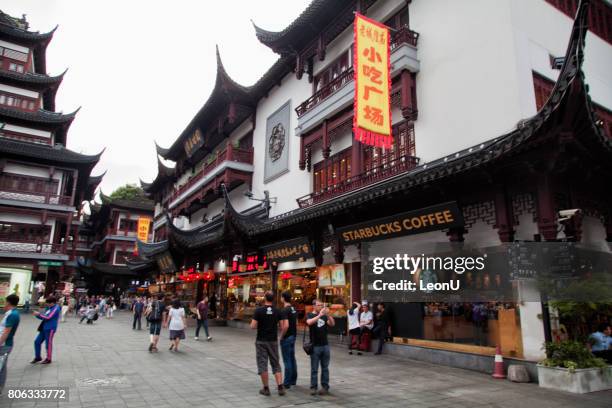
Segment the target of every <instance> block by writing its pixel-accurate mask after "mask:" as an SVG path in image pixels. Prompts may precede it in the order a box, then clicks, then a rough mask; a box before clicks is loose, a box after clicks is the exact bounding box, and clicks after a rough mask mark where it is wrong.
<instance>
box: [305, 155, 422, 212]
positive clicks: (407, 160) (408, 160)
mask: <svg viewBox="0 0 612 408" xmlns="http://www.w3.org/2000/svg"><path fill="white" fill-rule="evenodd" d="M418 164H419V158H418V157H414V156H408V155H406V156H400V157H394V158H393V159H392V160H384V164H382V165H380V166H377V167H373V168H371V169H369V170H366V171H364V172H363V173H361V174H357V175H355V176H352V177H349V178H347V179H346V180H342V181H339V182H338V183H336V184H333V185H330V186H327V187H326V188H324V189H322V190H321V191H319V192H314V193H310V194H307V195H305V196H303V197H300V198H298V199H297V203H298V205H299V207H300V208H306V207H310V206H311V205H315V204H318V203H321V202H323V201H327V200H329V199H332V198H334V197H337V196H339V195H341V194H344V193H348V192H350V191H353V190H357V189H359V188H362V187H365V186H367V185H370V184H373V183H376V182H378V181H381V180H384V179H387V178H389V177H393V176H395V175H398V174H400V173H404V172H406V171H408V170H411V169H413V168H415V167H416V166H418Z"/></svg>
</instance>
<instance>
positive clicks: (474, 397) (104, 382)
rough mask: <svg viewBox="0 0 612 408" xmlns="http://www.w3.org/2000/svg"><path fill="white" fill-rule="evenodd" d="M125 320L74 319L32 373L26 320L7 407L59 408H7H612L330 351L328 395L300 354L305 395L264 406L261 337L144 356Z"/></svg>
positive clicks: (190, 343) (596, 399) (598, 396)
mask: <svg viewBox="0 0 612 408" xmlns="http://www.w3.org/2000/svg"><path fill="white" fill-rule="evenodd" d="M128 319H129V316H128V314H127V313H118V314H117V316H116V317H115V319H114V320H111V321H109V320H106V319H102V320H101V321H98V322H96V324H95V325H93V326H87V325H85V324H82V325H79V324H77V321H76V320H75V319H74V318H70V319H69V320H68V321H67V322H66V323H64V324H62V325H61V327H60V329H59V331H58V333H57V336H56V340H55V355H54V360H55V361H54V363H53V364H52V365H48V366H41V365H30V364H28V362H29V361H30V360H31V359H32V353H33V352H32V341H33V339H34V337H35V334H36V327H37V321H36V320H35V319H33V318H32V317H28V316H23V319H22V325H21V327H20V328H19V332H18V334H17V337H16V347H15V349H14V350H13V353H12V354H11V356H10V360H9V371H8V382H7V388H6V389H5V395H4V396H3V397H0V407H14V408H18V407H33V406H36V407H47V406H49V407H57V406H58V403H56V402H55V403H41V402H38V403H36V404H35V403H33V402H23V401H19V402H18V401H16V400H13V401H9V400H8V399H7V397H6V390H7V389H8V388H10V387H11V386H58V385H61V386H67V387H69V389H70V401H69V402H67V403H62V404H59V406H61V407H87V408H102V407H106V408H111V407H112V408H114V407H149V406H151V407H160V408H161V407H175V408H176V407H178V408H181V407H231V408H242V407H245V408H246V407H255V406H256V407H291V406H295V407H304V408H310V407H373V408H384V407H413V408H426V407H437V408H442V407H453V408H458V407H520V408H528V407H537V408H547V407H554V408H561V407H589V408H598V407H610V406H612V392H600V393H593V394H589V395H582V396H577V395H572V394H566V393H561V392H554V391H548V390H544V389H541V388H539V387H538V386H537V385H535V384H514V383H510V382H508V381H506V380H493V379H492V378H490V377H489V376H488V375H484V374H480V373H476V372H471V371H468V370H460V369H454V368H448V367H443V366H435V365H431V364H427V363H422V362H417V361H412V360H404V359H399V358H396V357H390V356H373V355H366V356H356V355H353V356H349V355H348V353H347V352H346V350H345V349H344V348H339V347H333V348H332V362H331V370H330V371H331V392H332V395H330V396H326V397H318V396H317V397H312V396H310V395H309V394H308V383H309V381H308V380H309V374H310V373H309V363H308V361H307V360H306V358H305V357H306V355H305V354H304V353H303V352H302V351H301V348H299V349H298V350H297V356H298V365H299V377H298V386H297V387H294V388H293V389H291V390H290V391H289V392H288V395H287V396H285V397H279V396H278V395H275V394H273V396H271V397H263V396H260V395H258V394H257V391H258V389H259V388H260V383H259V378H258V377H257V375H256V369H255V352H254V346H253V343H254V334H253V333H251V332H249V331H247V330H239V329H232V328H225V327H224V328H215V327H213V328H211V331H212V333H211V334H212V336H213V337H214V341H213V342H210V343H208V342H205V341H199V342H196V341H194V340H193V329H192V328H191V329H189V331H188V334H189V338H188V340H186V341H185V342H184V344H183V348H182V350H181V352H180V353H171V352H169V351H167V346H168V340H167V337H166V336H167V331H166V330H164V332H163V333H162V340H161V346H162V347H161V351H160V352H159V353H157V354H149V353H148V352H147V345H148V334H147V333H146V332H145V331H144V330H143V331H141V332H138V331H132V329H131V326H130V324H129V323H128Z"/></svg>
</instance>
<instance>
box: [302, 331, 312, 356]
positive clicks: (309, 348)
mask: <svg viewBox="0 0 612 408" xmlns="http://www.w3.org/2000/svg"><path fill="white" fill-rule="evenodd" d="M306 330H308V331H310V326H308V324H306V328H305V329H304V336H303V337H302V348H303V349H304V352H305V353H306V354H308V355H311V354H312V350H313V348H314V346H313V344H312V339H311V338H310V333H309V334H308V341H306Z"/></svg>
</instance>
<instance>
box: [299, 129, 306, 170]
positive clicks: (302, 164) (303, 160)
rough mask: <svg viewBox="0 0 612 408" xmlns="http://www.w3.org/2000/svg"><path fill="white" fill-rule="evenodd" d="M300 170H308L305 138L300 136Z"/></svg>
mask: <svg viewBox="0 0 612 408" xmlns="http://www.w3.org/2000/svg"><path fill="white" fill-rule="evenodd" d="M299 166H300V170H304V169H306V151H305V147H304V137H302V136H300V161H299Z"/></svg>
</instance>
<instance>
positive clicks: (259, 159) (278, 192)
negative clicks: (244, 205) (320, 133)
mask: <svg viewBox="0 0 612 408" xmlns="http://www.w3.org/2000/svg"><path fill="white" fill-rule="evenodd" d="M311 93H312V84H310V83H308V79H307V76H306V75H305V76H303V77H302V79H301V80H297V78H296V77H295V75H294V74H288V75H286V76H285V77H284V78H283V80H282V82H281V86H280V87H278V86H277V87H274V89H272V90H271V91H270V92H269V94H268V97H267V98H263V99H262V100H260V101H259V103H258V105H257V119H256V121H257V125H256V127H255V130H254V132H253V147H254V149H255V157H254V167H255V171H254V172H253V194H254V195H255V196H256V197H263V192H264V190H268V191H270V197H277V198H278V202H277V203H276V204H272V208H271V210H270V215H271V216H274V215H278V214H281V213H284V212H287V211H290V210H293V209H295V208H297V202H296V201H295V199H296V198H298V197H301V196H303V195H305V194H308V193H310V192H311V191H312V190H311V178H310V173H308V172H306V171H302V170H300V169H299V166H298V164H299V163H298V162H299V154H300V142H299V139H298V138H297V137H296V136H295V127H296V125H297V115H296V113H295V111H294V109H295V107H296V106H297V105H298V104H300V103H302V101H304V100H305V99H307V98H308V97H310V95H311ZM288 100H290V101H291V110H290V119H289V120H290V123H289V128H288V129H287V139H286V143H285V148H286V149H289V171H288V172H287V173H285V174H283V175H281V176H280V177H277V178H275V179H273V180H271V181H269V182H268V183H264V163H265V156H264V154H265V148H266V137H267V136H266V120H267V118H268V117H269V116H270V115H271V114H273V113H274V112H275V111H276V110H277V109H278V108H280V107H281V106H282V105H284V104H285V103H286V102H287V101H288Z"/></svg>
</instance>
